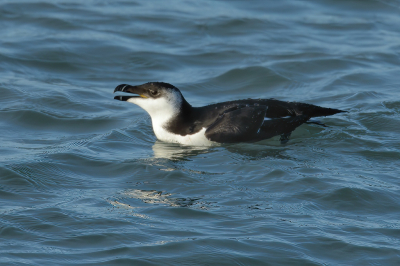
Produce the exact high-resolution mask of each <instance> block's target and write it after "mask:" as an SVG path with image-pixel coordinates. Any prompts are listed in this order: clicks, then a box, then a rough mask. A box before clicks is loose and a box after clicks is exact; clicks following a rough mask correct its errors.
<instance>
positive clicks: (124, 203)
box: [110, 189, 200, 209]
mask: <svg viewBox="0 0 400 266" xmlns="http://www.w3.org/2000/svg"><path fill="white" fill-rule="evenodd" d="M132 200H141V201H142V202H143V203H146V204H153V205H167V206H171V207H189V206H191V205H193V204H194V203H195V202H196V201H198V200H200V198H177V197H173V194H171V193H168V192H163V191H158V190H141V189H127V190H125V191H123V192H121V194H120V196H119V197H118V198H117V199H114V200H111V201H110V203H111V204H112V205H113V206H115V207H119V208H124V209H133V208H136V207H137V206H138V205H140V204H135V203H134V202H132Z"/></svg>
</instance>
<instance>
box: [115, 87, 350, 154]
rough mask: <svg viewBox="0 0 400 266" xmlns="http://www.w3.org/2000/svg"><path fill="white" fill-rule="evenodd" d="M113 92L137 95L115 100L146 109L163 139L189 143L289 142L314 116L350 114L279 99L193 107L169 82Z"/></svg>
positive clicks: (202, 144)
mask: <svg viewBox="0 0 400 266" xmlns="http://www.w3.org/2000/svg"><path fill="white" fill-rule="evenodd" d="M114 92H125V93H133V94H136V96H115V97H114V99H116V100H120V101H127V102H130V103H134V104H137V105H139V106H140V107H141V108H143V109H144V110H146V111H147V112H148V113H149V115H150V117H151V121H152V125H153V131H154V133H155V135H156V137H157V138H158V139H159V140H161V141H165V142H174V143H181V144H186V145H198V146H204V145H212V144H215V143H236V142H256V141H260V140H264V139H268V138H271V137H274V136H277V135H281V136H282V138H281V140H283V141H285V139H287V138H288V136H289V135H290V133H291V132H292V131H293V130H294V129H295V128H297V127H298V126H300V125H301V124H303V123H305V122H307V121H308V120H309V119H310V118H312V117H318V116H328V115H334V114H337V113H342V112H345V111H342V110H338V109H332V108H325V107H319V106H316V105H312V104H307V103H299V102H284V101H279V100H276V99H247V100H235V101H228V102H222V103H215V104H210V105H207V106H203V107H193V106H191V105H190V104H189V103H188V102H187V101H186V100H185V98H184V97H183V95H182V93H181V91H180V90H179V89H178V88H176V87H175V86H173V85H171V84H169V83H164V82H149V83H145V84H142V85H138V86H132V85H128V84H121V85H118V86H117V87H116V88H115V90H114Z"/></svg>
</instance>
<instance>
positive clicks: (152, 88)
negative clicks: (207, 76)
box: [114, 82, 185, 120]
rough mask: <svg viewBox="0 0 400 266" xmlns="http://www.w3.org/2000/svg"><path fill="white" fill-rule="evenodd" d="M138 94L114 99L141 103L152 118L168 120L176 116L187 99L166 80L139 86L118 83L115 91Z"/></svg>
mask: <svg viewBox="0 0 400 266" xmlns="http://www.w3.org/2000/svg"><path fill="white" fill-rule="evenodd" d="M118 91H120V92H125V93H133V94H137V95H135V96H115V97H114V99H116V100H120V101H127V102H131V103H134V104H137V105H139V106H140V107H142V108H143V109H144V110H146V111H147V112H148V113H149V115H150V116H151V118H152V119H162V120H167V119H170V118H172V117H174V116H175V115H176V114H177V113H178V112H179V111H180V109H181V106H182V103H183V102H184V101H185V100H184V98H183V96H182V94H181V92H180V91H179V89H177V88H176V87H175V86H173V85H171V84H168V83H164V82H149V83H145V84H142V85H138V86H131V85H128V84H121V85H118V86H117V87H116V88H115V90H114V92H118Z"/></svg>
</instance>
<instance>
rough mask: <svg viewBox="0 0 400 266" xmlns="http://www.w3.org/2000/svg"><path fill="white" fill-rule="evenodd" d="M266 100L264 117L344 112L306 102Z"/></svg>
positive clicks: (316, 115) (313, 115) (314, 115)
mask: <svg viewBox="0 0 400 266" xmlns="http://www.w3.org/2000/svg"><path fill="white" fill-rule="evenodd" d="M267 101H268V103H267V106H268V110H267V113H266V117H270V118H280V117H286V116H299V115H304V116H307V117H310V118H312V117H318V116H328V115H334V114H337V113H344V112H346V111H342V110H339V109H334V108H326V107H321V106H317V105H313V104H308V103H298V102H283V101H278V100H275V99H269V100H267Z"/></svg>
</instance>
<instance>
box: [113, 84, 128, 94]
mask: <svg viewBox="0 0 400 266" xmlns="http://www.w3.org/2000/svg"><path fill="white" fill-rule="evenodd" d="M129 87H132V86H131V85H128V84H121V85H118V86H117V87H115V89H114V93H115V92H117V91H122V92H127V91H126V89H127V88H129Z"/></svg>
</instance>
